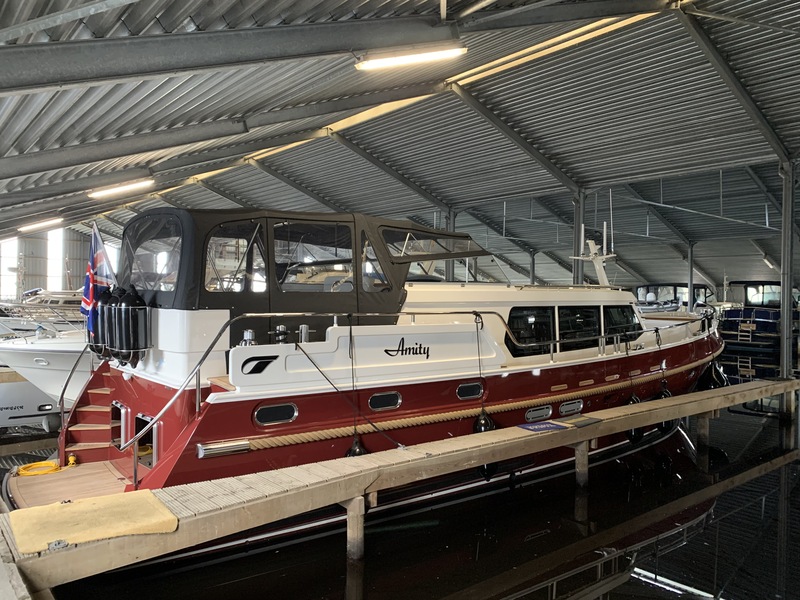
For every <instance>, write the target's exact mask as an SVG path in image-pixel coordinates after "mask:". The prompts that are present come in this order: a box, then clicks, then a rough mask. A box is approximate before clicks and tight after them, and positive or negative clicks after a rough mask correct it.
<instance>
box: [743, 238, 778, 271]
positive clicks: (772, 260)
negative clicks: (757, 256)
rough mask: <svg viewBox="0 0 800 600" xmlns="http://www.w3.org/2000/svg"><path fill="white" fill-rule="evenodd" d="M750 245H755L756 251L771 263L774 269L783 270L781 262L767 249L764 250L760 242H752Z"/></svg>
mask: <svg viewBox="0 0 800 600" xmlns="http://www.w3.org/2000/svg"><path fill="white" fill-rule="evenodd" d="M750 243H751V244H753V247H754V248H755V249H756V250H758V251H759V252H760V253H761V256H762V257H763V258H766V259H767V260H768V261H769V262H770V264H772V266H773V267H775V268H776V269H780V268H781V261H780V260H778V259H776V258H775V257H774V256H772V255H771V254H770V253H769V252H767V249H766V248H764V246H762V245H761V244H760V243H759V242H758V241H756V240H750Z"/></svg>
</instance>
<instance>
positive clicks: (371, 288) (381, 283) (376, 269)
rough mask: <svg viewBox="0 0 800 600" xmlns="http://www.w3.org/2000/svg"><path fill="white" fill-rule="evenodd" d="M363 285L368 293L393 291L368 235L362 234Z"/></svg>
mask: <svg viewBox="0 0 800 600" xmlns="http://www.w3.org/2000/svg"><path fill="white" fill-rule="evenodd" d="M361 285H362V286H363V287H364V291H366V292H384V291H388V290H390V289H392V286H391V285H389V280H388V279H387V278H386V274H385V273H384V272H383V268H382V267H381V263H380V262H379V261H378V257H377V256H375V248H374V247H373V245H372V244H370V242H369V238H368V237H367V234H366V233H363V232H362V234H361Z"/></svg>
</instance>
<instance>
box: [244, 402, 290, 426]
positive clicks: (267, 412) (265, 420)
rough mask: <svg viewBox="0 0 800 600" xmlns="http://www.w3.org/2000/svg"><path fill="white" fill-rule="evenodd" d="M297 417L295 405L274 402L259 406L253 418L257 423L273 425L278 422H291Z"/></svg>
mask: <svg viewBox="0 0 800 600" xmlns="http://www.w3.org/2000/svg"><path fill="white" fill-rule="evenodd" d="M296 418H297V405H295V404H275V405H271V406H260V407H258V408H257V409H256V412H255V414H254V415H253V419H254V420H255V422H256V423H257V424H258V425H262V426H266V425H275V424H278V423H291V422H292V421H294V420H295V419H296Z"/></svg>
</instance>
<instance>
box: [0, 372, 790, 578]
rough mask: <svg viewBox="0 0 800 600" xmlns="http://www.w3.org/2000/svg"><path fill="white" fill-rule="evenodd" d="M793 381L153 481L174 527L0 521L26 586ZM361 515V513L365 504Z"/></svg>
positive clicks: (729, 402) (746, 397) (785, 388)
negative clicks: (51, 546)
mask: <svg viewBox="0 0 800 600" xmlns="http://www.w3.org/2000/svg"><path fill="white" fill-rule="evenodd" d="M797 389H800V380H786V381H776V382H751V383H745V384H740V385H736V386H731V387H727V388H720V389H716V390H709V391H704V392H696V393H693V394H686V395H683V396H678V397H673V398H664V399H661V400H653V401H650V402H647V403H642V404H637V405H630V406H624V407H619V408H613V409H607V410H602V411H597V412H593V413H592V414H591V417H592V421H591V423H589V424H588V425H585V426H581V427H576V426H569V421H568V420H566V421H562V423H566V424H567V425H568V426H567V428H565V429H559V430H549V431H539V432H531V431H529V430H527V429H524V428H521V427H510V428H506V429H501V430H495V431H489V432H484V433H479V434H475V435H470V436H464V437H461V438H455V439H450V440H442V441H437V442H431V443H427V444H420V445H418V446H413V447H406V448H402V449H395V450H389V451H386V452H380V453H375V454H370V455H365V456H359V457H350V458H341V459H336V460H332V461H326V462H323V463H316V464H310V465H303V466H297V467H290V468H287V469H280V470H276V471H269V472H264V473H254V474H250V475H245V476H240V477H231V478H226V479H220V480H215V481H208V482H202V483H196V484H188V485H181V486H175V487H171V488H165V489H162V490H156V491H155V494H156V496H157V497H158V498H159V499H160V500H161V501H162V502H163V503H164V505H165V506H166V507H167V508H168V509H169V510H170V511H171V512H172V513H173V514H174V515H176V516H177V517H178V520H179V525H178V528H177V530H176V531H175V532H173V533H167V534H148V535H139V536H135V537H134V536H122V537H116V538H111V539H99V538H100V537H102V536H101V535H98V539H97V540H96V541H92V542H87V543H83V544H68V545H67V546H66V547H64V548H61V549H59V550H56V551H44V552H41V553H38V554H26V555H21V554H20V553H19V551H18V550H17V548H16V545H15V540H14V535H13V532H12V530H11V527H10V521H9V516H8V514H2V515H0V531H2V532H3V534H4V537H5V539H6V541H7V543H8V545H9V548H10V552H11V556H12V557H13V559H14V561H15V562H16V566H17V568H18V569H19V570H20V571H21V572H22V573H23V574H24V576H25V577H26V579H27V581H28V582H29V585H30V588H31V591H32V592H37V591H40V590H45V589H48V588H51V587H54V586H56V585H59V584H62V583H66V582H68V581H74V580H77V579H82V578H84V577H88V576H90V575H95V574H97V573H101V572H105V571H109V570H111V569H115V568H118V567H122V566H125V565H129V564H132V563H134V562H138V561H142V560H145V559H149V558H155V557H157V556H161V555H164V554H167V553H170V552H175V551H178V550H182V549H186V548H191V547H193V546H196V545H198V544H202V543H205V542H210V541H213V540H215V539H218V538H220V537H223V536H227V535H232V534H236V533H239V532H241V531H245V530H248V529H252V528H254V527H258V526H262V525H265V524H267V523H270V522H273V521H278V520H281V519H284V518H287V517H291V516H295V515H299V514H303V513H306V512H308V511H311V510H314V509H317V508H322V507H325V506H330V505H333V504H337V503H338V504H343V505H345V506H348V515H350V514H351V507H353V506H355V510H353V514H354V515H355V516H356V520H355V522H357V517H358V505H359V504H360V505H361V506H362V507H363V498H364V497H365V496H366V495H368V494H370V493H371V492H375V491H379V490H383V489H389V488H393V487H396V486H399V485H403V484H406V483H410V482H413V481H419V480H422V479H425V478H429V477H436V476H439V475H444V474H447V473H452V472H456V471H461V470H464V469H470V468H473V467H475V466H478V465H482V464H486V463H491V462H495V461H500V460H504V459H509V458H513V457H516V456H522V455H525V454H529V453H533V452H539V451H543V450H547V449H550V448H554V447H561V446H574V447H576V461H577V458H578V450H577V448H579V447H581V445H584V447H585V445H586V444H589V443H590V442H591V440H593V439H596V438H598V437H601V436H604V435H608V434H612V433H617V432H620V431H626V430H629V429H633V428H637V427H643V426H646V425H651V424H654V423H659V422H662V421H668V420H671V419H678V418H682V417H686V416H691V415H705V416H710V415H713V413H714V411H717V410H719V409H722V408H726V407H728V406H735V405H738V404H742V403H744V402H747V401H750V400H755V399H758V398H763V397H766V396H772V395H775V394H780V393H784V392H789V391H794V390H797ZM797 456H798V452H797V451H796V450H794V451H792V452H788V453H786V454H784V455H783V456H782V457H780V458H778V459H775V460H773V461H772V463H775V465H773V466H772V468H776V467H777V466H780V465H779V464H778V462H780V463H781V464H786V463H788V462H791V461H792V460H795V459H796V458H797ZM776 461H778V462H776ZM781 461H782V462H781ZM765 468H766V467H765ZM764 472H767V471H764ZM243 508H245V509H246V510H242V509H243ZM361 517H362V520H363V512H362V513H361ZM68 541H69V540H67V542H68Z"/></svg>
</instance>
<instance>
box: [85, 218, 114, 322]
mask: <svg viewBox="0 0 800 600" xmlns="http://www.w3.org/2000/svg"><path fill="white" fill-rule="evenodd" d="M116 283H117V280H116V277H114V271H113V270H112V269H111V263H110V262H109V261H108V254H106V248H105V246H103V240H102V238H101V237H100V231H98V229H97V224H96V223H92V242H91V244H90V246H89V263H88V264H87V265H86V279H85V281H84V284H83V300H82V301H81V312H82V313H83V314H84V315H86V316H87V317H88V319H87V324H86V328H87V329H88V331H89V335H90V337H91V336H93V335H94V332H95V327H96V323H97V298H98V296H100V294H102V293H103V292H104V291H105V290H107V289H109V288H110V287H111V285H112V284H116Z"/></svg>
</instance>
